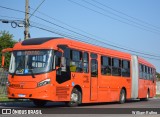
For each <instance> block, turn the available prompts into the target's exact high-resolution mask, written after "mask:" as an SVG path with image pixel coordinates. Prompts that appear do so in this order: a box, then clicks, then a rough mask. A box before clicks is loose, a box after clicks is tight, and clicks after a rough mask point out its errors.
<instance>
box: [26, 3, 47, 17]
mask: <svg viewBox="0 0 160 117" xmlns="http://www.w3.org/2000/svg"><path fill="white" fill-rule="evenodd" d="M44 1H45V0H43V1H42V2H41V3H40V4H39V5H38V7H37V8H36V9H35V10H34V11H33V13H32V14H31V15H30V17H29V19H30V18H31V17H32V16H33V15H34V13H35V12H36V11H37V10H38V9H39V7H40V6H41V5H42V4H43V3H44Z"/></svg>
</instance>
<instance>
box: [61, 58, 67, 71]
mask: <svg viewBox="0 0 160 117" xmlns="http://www.w3.org/2000/svg"><path fill="white" fill-rule="evenodd" d="M61 71H63V72H66V58H65V57H61Z"/></svg>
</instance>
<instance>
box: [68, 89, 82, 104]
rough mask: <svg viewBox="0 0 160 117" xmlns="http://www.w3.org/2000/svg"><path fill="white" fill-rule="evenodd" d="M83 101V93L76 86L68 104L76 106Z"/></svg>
mask: <svg viewBox="0 0 160 117" xmlns="http://www.w3.org/2000/svg"><path fill="white" fill-rule="evenodd" d="M81 103H82V93H81V92H80V91H79V90H78V89H77V88H74V89H73V90H72V93H71V99H70V101H69V102H66V104H67V106H70V107H75V106H78V105H79V104H81Z"/></svg>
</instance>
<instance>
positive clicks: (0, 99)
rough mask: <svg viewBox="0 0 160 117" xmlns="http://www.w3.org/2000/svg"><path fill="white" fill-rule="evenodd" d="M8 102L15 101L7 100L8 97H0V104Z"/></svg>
mask: <svg viewBox="0 0 160 117" xmlns="http://www.w3.org/2000/svg"><path fill="white" fill-rule="evenodd" d="M8 101H15V100H14V99H8V97H0V102H8Z"/></svg>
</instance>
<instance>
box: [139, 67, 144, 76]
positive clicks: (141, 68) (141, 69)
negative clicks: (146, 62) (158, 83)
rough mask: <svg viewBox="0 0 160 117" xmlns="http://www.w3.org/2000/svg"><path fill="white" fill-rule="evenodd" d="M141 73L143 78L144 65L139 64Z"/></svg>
mask: <svg viewBox="0 0 160 117" xmlns="http://www.w3.org/2000/svg"><path fill="white" fill-rule="evenodd" d="M139 73H140V78H143V65H142V64H139Z"/></svg>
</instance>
